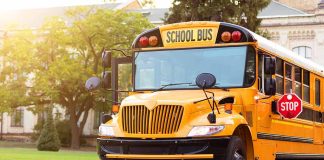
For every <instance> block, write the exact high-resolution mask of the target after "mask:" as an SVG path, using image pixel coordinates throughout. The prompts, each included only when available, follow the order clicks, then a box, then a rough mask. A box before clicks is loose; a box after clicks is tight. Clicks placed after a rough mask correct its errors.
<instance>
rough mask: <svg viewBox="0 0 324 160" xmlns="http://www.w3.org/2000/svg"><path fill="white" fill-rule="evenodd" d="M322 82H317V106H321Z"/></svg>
mask: <svg viewBox="0 0 324 160" xmlns="http://www.w3.org/2000/svg"><path fill="white" fill-rule="evenodd" d="M320 97H321V81H320V80H319V79H316V80H315V104H316V105H317V106H320V105H321V98H320Z"/></svg>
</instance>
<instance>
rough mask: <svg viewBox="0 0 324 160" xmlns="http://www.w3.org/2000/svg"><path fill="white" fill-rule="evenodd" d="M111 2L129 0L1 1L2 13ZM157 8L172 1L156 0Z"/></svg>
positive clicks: (166, 6) (165, 6)
mask: <svg viewBox="0 0 324 160" xmlns="http://www.w3.org/2000/svg"><path fill="white" fill-rule="evenodd" d="M111 1H123V2H125V1H127V0H0V12H1V11H8V10H19V9H34V8H49V7H59V6H74V5H90V4H104V3H109V2H111ZM155 1H157V2H158V3H156V5H155V7H156V8H168V7H170V4H171V1H172V0H155Z"/></svg>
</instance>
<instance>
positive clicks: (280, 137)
mask: <svg viewBox="0 0 324 160" xmlns="http://www.w3.org/2000/svg"><path fill="white" fill-rule="evenodd" d="M257 137H258V138H259V139H267V140H277V141H288V142H300V143H311V144H312V143H313V142H314V140H313V139H312V138H303V137H293V136H286V135H279V134H270V133H261V132H258V134H257Z"/></svg>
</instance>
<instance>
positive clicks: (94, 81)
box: [85, 77, 101, 91]
mask: <svg viewBox="0 0 324 160" xmlns="http://www.w3.org/2000/svg"><path fill="white" fill-rule="evenodd" d="M100 84H101V80H100V78H98V77H91V78H89V79H88V80H87V81H86V83H85V88H86V90H88V91H94V90H96V89H98V88H99V87H100Z"/></svg>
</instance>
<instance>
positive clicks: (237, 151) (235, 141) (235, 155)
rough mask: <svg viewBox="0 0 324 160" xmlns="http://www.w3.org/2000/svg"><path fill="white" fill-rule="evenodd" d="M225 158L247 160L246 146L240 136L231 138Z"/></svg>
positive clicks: (227, 159) (228, 159)
mask: <svg viewBox="0 0 324 160" xmlns="http://www.w3.org/2000/svg"><path fill="white" fill-rule="evenodd" d="M225 160H246V148H245V145H244V143H243V141H242V139H241V138H240V137H237V136H233V137H232V138H231V140H230V142H229V144H228V146H227V149H226V155H225Z"/></svg>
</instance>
